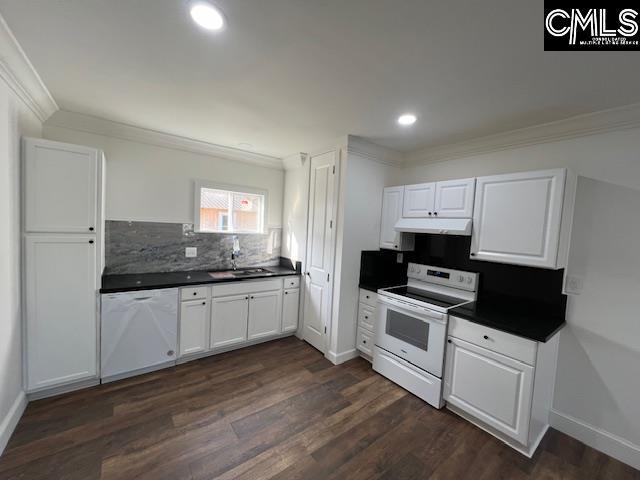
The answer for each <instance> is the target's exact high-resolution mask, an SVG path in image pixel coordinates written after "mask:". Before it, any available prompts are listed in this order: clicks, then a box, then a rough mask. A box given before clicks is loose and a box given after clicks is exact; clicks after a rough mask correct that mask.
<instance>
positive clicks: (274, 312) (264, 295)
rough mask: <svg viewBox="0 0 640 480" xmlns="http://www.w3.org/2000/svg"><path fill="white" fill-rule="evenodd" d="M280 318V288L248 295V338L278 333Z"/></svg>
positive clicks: (253, 338) (252, 338)
mask: <svg viewBox="0 0 640 480" xmlns="http://www.w3.org/2000/svg"><path fill="white" fill-rule="evenodd" d="M281 319H282V290H277V291H272V292H260V293H253V294H251V295H250V296H249V327H248V339H249V340H255V339H258V338H263V337H269V336H273V335H277V334H278V333H280V323H281Z"/></svg>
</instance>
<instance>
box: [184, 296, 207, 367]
mask: <svg viewBox="0 0 640 480" xmlns="http://www.w3.org/2000/svg"><path fill="white" fill-rule="evenodd" d="M189 293H191V294H192V295H193V292H189ZM210 324H211V311H210V301H209V299H208V298H204V299H200V300H187V301H183V302H181V303H180V344H179V354H180V356H181V357H184V356H185V355H195V354H199V353H204V352H206V351H207V350H209V337H210V335H209V328H210Z"/></svg>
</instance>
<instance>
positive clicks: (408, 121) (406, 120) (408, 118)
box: [398, 113, 417, 127]
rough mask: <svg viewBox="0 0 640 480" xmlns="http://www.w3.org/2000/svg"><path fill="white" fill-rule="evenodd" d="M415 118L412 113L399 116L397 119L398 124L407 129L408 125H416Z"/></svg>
mask: <svg viewBox="0 0 640 480" xmlns="http://www.w3.org/2000/svg"><path fill="white" fill-rule="evenodd" d="M416 120H417V118H416V116H415V115H413V114H412V113H405V114H404V115H400V116H399V117H398V123H399V124H400V125H402V126H405V127H408V126H409V125H413V124H414V123H416Z"/></svg>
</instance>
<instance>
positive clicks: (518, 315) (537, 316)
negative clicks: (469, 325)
mask: <svg viewBox="0 0 640 480" xmlns="http://www.w3.org/2000/svg"><path fill="white" fill-rule="evenodd" d="M565 307H566V305H560V306H555V307H553V306H549V305H545V304H541V303H538V302H533V301H531V300H525V299H517V298H513V297H500V296H492V297H488V298H481V299H479V300H478V301H477V302H472V303H468V304H466V305H462V306H460V307H456V308H453V309H451V310H449V315H453V316H455V317H460V318H464V319H465V320H469V321H471V322H474V323H478V324H480V325H486V326H487V327H491V328H495V329H496V330H502V331H503V332H507V333H512V334H514V335H518V336H519V337H524V338H527V339H529V340H534V341H536V342H546V341H547V340H549V339H550V338H551V337H553V336H554V335H555V334H556V333H557V332H558V331H559V330H560V329H561V328H562V327H563V326H564V325H565Z"/></svg>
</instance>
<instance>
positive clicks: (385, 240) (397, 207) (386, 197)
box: [380, 187, 414, 250]
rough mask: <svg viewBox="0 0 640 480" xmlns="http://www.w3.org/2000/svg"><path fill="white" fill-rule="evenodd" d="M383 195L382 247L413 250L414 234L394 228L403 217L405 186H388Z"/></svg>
mask: <svg viewBox="0 0 640 480" xmlns="http://www.w3.org/2000/svg"><path fill="white" fill-rule="evenodd" d="M382 195H383V196H382V218H381V224H380V248H386V249H389V250H413V246H414V236H413V234H411V233H400V232H397V231H396V230H395V228H394V227H395V225H396V223H397V222H398V220H400V218H402V203H403V197H404V187H387V188H385V189H384V192H383V194H382Z"/></svg>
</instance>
